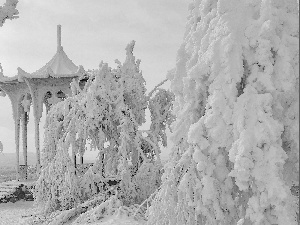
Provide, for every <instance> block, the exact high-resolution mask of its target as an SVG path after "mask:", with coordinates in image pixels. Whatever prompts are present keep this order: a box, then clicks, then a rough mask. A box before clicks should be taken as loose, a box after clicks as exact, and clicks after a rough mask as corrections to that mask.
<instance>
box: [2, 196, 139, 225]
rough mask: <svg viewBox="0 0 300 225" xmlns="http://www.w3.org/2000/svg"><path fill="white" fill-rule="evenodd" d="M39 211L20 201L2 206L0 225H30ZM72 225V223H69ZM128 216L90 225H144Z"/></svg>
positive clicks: (111, 218) (114, 217)
mask: <svg viewBox="0 0 300 225" xmlns="http://www.w3.org/2000/svg"><path fill="white" fill-rule="evenodd" d="M36 212H37V210H36V208H34V207H33V202H29V201H27V202H26V201H18V202H16V203H11V202H9V203H3V204H0V225H29V221H30V220H31V218H32V215H34V214H36ZM67 224H69V225H71V224H72V223H67ZM142 224H143V223H139V222H137V221H135V220H133V219H131V218H128V217H126V216H119V215H114V216H110V217H107V218H104V219H103V220H101V221H99V222H94V223H89V225H142ZM83 225H84V224H83Z"/></svg>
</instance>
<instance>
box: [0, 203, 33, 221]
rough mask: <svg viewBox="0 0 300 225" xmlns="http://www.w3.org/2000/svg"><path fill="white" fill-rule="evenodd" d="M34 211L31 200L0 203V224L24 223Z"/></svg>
mask: <svg viewBox="0 0 300 225" xmlns="http://www.w3.org/2000/svg"><path fill="white" fill-rule="evenodd" d="M34 213H35V209H34V207H33V202H31V201H18V202H16V203H12V202H8V203H2V204H0V225H26V224H27V223H26V220H27V219H28V218H29V217H30V215H32V214H34Z"/></svg>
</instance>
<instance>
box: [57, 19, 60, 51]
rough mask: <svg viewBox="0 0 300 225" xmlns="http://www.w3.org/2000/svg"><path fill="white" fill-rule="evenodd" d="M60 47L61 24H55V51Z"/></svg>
mask: <svg viewBox="0 0 300 225" xmlns="http://www.w3.org/2000/svg"><path fill="white" fill-rule="evenodd" d="M60 49H61V25H57V51H59V50H60Z"/></svg>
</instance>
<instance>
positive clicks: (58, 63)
mask: <svg viewBox="0 0 300 225" xmlns="http://www.w3.org/2000/svg"><path fill="white" fill-rule="evenodd" d="M0 69H1V68H0ZM83 73H84V69H83V67H82V66H76V65H75V64H74V63H73V62H72V60H70V59H69V57H68V56H67V54H66V53H65V52H64V50H63V47H62V46H61V25H57V51H56V54H55V55H54V56H53V58H52V59H51V60H50V61H49V62H48V63H47V64H46V65H45V66H43V67H42V68H40V69H39V70H37V71H35V72H33V73H27V72H25V71H24V70H22V69H21V68H18V74H17V75H16V76H13V77H6V76H4V75H3V73H2V71H0V83H11V82H24V78H48V77H53V78H60V77H61V78H64V77H78V76H80V75H82V74H83Z"/></svg>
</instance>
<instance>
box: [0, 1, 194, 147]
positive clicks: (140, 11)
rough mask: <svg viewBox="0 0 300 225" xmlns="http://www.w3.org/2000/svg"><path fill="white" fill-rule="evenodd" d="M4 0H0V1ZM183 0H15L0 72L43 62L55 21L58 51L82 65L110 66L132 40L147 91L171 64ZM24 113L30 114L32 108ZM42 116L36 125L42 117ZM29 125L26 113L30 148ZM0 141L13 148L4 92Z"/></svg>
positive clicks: (50, 50) (0, 43)
mask: <svg viewBox="0 0 300 225" xmlns="http://www.w3.org/2000/svg"><path fill="white" fill-rule="evenodd" d="M4 2H5V0H0V5H3V3H4ZM188 2H189V0H151V1H149V0H101V1H99V0H88V1H82V0H81V1H80V0H51V1H48V0H21V1H19V3H18V7H17V8H18V10H19V18H18V19H16V20H12V21H10V20H8V21H6V23H5V24H4V25H3V27H2V28H0V62H1V64H2V67H3V70H4V75H5V76H14V75H16V74H17V68H18V67H21V68H22V69H23V70H25V71H26V72H28V73H32V72H34V71H36V70H38V69H40V68H41V67H42V66H44V65H45V64H46V63H47V62H48V61H49V60H50V59H51V58H52V57H53V55H54V54H55V52H56V40H57V39H56V29H57V28H56V26H57V24H61V25H62V46H63V48H64V51H65V52H66V54H67V55H68V57H69V58H70V59H71V60H72V61H73V62H74V63H75V64H76V65H83V67H84V68H85V69H86V70H87V69H96V68H98V65H99V62H100V61H101V60H103V61H104V62H107V63H109V65H110V66H111V67H115V63H114V60H115V59H119V60H120V61H121V62H123V61H124V58H125V47H126V45H127V44H128V43H129V42H130V41H131V40H135V41H136V45H135V49H134V55H135V56H136V58H137V59H141V65H140V68H141V70H142V71H143V76H144V78H145V80H146V82H147V89H148V91H149V90H150V89H151V88H153V87H154V86H155V85H156V84H158V83H159V82H160V81H162V80H163V79H164V78H165V75H166V73H167V71H168V70H170V69H172V68H174V67H175V60H176V52H177V50H178V49H179V46H180V44H181V42H182V39H183V33H184V28H185V23H186V17H187V15H188V10H187V7H188ZM30 116H31V118H32V110H31V115H30ZM42 120H43V121H42V123H41V128H42V126H43V124H44V120H45V118H44V117H43V118H42ZM33 126H34V124H33V119H31V120H30V122H29V134H28V151H33V152H34V151H35V148H34V129H33ZM41 130H43V129H41ZM42 135H43V134H42V133H41V136H42ZM0 141H2V143H3V146H4V152H15V144H14V143H15V142H14V122H13V118H12V110H11V105H10V101H9V99H8V97H5V98H3V97H0ZM41 145H42V143H41ZM21 150H22V146H21V147H20V151H21Z"/></svg>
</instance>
